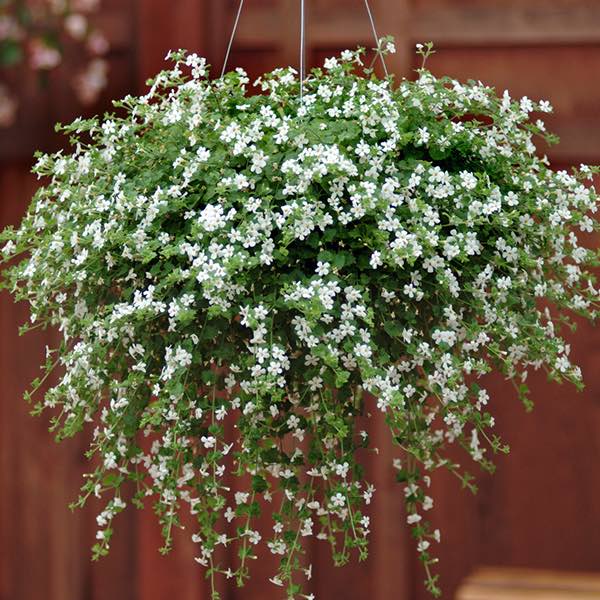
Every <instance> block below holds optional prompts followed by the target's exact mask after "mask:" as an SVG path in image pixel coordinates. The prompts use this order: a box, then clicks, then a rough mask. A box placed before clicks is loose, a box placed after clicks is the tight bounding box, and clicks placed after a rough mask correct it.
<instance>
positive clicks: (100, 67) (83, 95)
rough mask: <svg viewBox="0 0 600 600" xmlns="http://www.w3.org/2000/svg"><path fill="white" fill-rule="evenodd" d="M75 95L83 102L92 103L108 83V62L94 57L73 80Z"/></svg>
mask: <svg viewBox="0 0 600 600" xmlns="http://www.w3.org/2000/svg"><path fill="white" fill-rule="evenodd" d="M73 83H74V86H75V91H76V93H77V97H78V98H79V100H80V101H81V102H82V103H83V104H92V103H93V102H95V101H96V100H97V99H98V96H99V95H100V92H101V91H102V90H103V89H104V88H105V87H106V84H107V83H108V63H107V62H106V61H105V60H103V59H101V58H95V59H94V60H92V61H91V62H90V64H89V65H88V66H87V68H86V69H85V70H84V71H83V72H81V73H80V74H79V75H78V76H77V77H76V78H75V80H74V82H73Z"/></svg>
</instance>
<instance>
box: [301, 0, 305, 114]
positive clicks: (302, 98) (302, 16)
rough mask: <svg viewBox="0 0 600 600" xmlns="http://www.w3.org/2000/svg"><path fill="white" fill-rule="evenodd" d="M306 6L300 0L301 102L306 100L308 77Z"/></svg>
mask: <svg viewBox="0 0 600 600" xmlns="http://www.w3.org/2000/svg"><path fill="white" fill-rule="evenodd" d="M305 62H306V8H305V5H304V0H300V104H302V103H303V102H304V80H305V79H306V65H305Z"/></svg>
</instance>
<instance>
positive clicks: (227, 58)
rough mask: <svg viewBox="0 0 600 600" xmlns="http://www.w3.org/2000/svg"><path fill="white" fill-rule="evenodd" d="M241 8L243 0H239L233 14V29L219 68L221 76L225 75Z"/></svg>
mask: <svg viewBox="0 0 600 600" xmlns="http://www.w3.org/2000/svg"><path fill="white" fill-rule="evenodd" d="M243 8H244V0H240V5H239V7H238V11H237V14H236V16H235V22H234V24H233V30H232V32H231V37H230V38H229V45H228V46H227V52H226V53H225V60H224V61H223V69H222V70H221V78H222V77H223V75H225V71H226V70H227V62H228V61H229V55H230V54H231V48H232V46H233V40H234V38H235V34H236V32H237V28H238V24H239V22H240V16H241V14H242V9H243Z"/></svg>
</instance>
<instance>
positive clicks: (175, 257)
mask: <svg viewBox="0 0 600 600" xmlns="http://www.w3.org/2000/svg"><path fill="white" fill-rule="evenodd" d="M391 50H393V46H392V44H391V42H390V41H389V40H384V41H383V42H382V43H381V45H380V49H379V51H380V52H382V53H383V52H386V51H391ZM431 52H432V50H431V47H430V46H429V45H427V46H425V47H422V48H421V50H420V53H421V54H422V55H423V58H424V59H425V58H427V56H429V54H430V53H431ZM362 57H363V51H362V50H360V49H359V50H357V51H345V52H343V53H342V54H341V57H339V58H331V59H329V60H327V61H326V62H325V65H324V68H323V69H315V70H314V71H313V72H312V74H311V76H310V77H309V78H308V80H307V81H306V84H305V95H304V98H303V102H302V103H301V102H300V101H299V97H298V79H297V76H296V73H295V72H294V70H293V69H290V68H288V69H278V70H276V71H274V72H273V73H271V74H268V75H265V76H264V77H262V78H261V79H260V80H259V81H258V82H257V85H258V87H259V89H260V90H262V92H263V93H262V94H261V95H254V96H248V95H247V84H248V83H249V81H248V78H247V76H246V74H245V73H244V72H243V71H242V70H241V69H237V70H236V71H235V72H232V73H229V74H227V75H226V76H225V77H224V78H222V79H218V80H210V79H208V78H207V77H208V69H207V65H206V63H205V60H204V59H202V58H199V57H198V56H196V55H186V54H185V53H184V52H177V53H173V54H172V55H171V58H172V59H173V60H174V61H175V66H174V68H173V69H172V70H169V71H163V72H162V73H160V74H159V75H158V76H157V77H156V79H155V80H154V82H153V84H152V87H151V89H150V91H149V92H148V94H147V95H145V96H142V97H139V98H136V97H131V96H129V97H126V98H125V99H124V100H122V101H120V102H116V103H115V107H116V109H117V114H116V115H107V116H105V117H104V118H103V119H97V118H94V119H89V120H83V119H78V120H76V121H75V122H74V123H72V124H71V125H68V126H65V127H62V130H63V131H64V132H66V133H67V134H69V135H70V136H71V142H72V146H73V150H72V153H71V154H68V155H65V154H63V153H61V152H59V153H57V154H54V155H40V156H39V157H38V161H37V164H36V166H35V173H37V174H38V175H39V176H41V177H44V178H45V182H46V183H45V184H44V185H43V187H41V188H40V189H39V190H38V192H37V193H36V195H35V198H34V200H33V203H32V205H31V207H30V209H29V211H28V213H27V215H26V216H25V218H24V219H23V222H22V223H21V225H20V226H19V227H18V228H17V229H8V230H6V231H5V232H4V233H3V234H2V240H3V250H2V252H3V257H4V260H5V261H9V260H12V262H11V264H10V265H9V266H7V268H6V270H5V280H4V286H5V287H8V288H9V289H10V290H11V291H12V292H14V294H15V296H16V298H17V299H19V300H27V302H28V303H29V304H30V306H31V322H32V324H33V326H36V327H37V326H39V325H43V326H52V327H56V328H58V330H59V331H60V334H61V336H62V341H61V343H60V347H59V348H57V349H56V350H54V351H52V352H49V358H48V362H47V364H46V366H45V371H46V374H45V375H44V377H43V378H42V379H40V380H39V381H36V382H34V386H33V387H34V390H35V389H37V388H39V387H40V386H41V385H42V384H43V380H44V379H46V377H47V376H48V374H49V373H51V372H52V370H53V369H54V368H55V367H57V370H56V373H57V374H58V376H57V377H56V378H55V379H50V381H53V382H54V383H53V384H52V385H51V386H50V387H49V389H48V390H47V391H46V392H45V394H44V396H43V399H42V400H41V401H40V402H39V403H38V404H37V405H36V411H42V410H45V409H49V410H50V412H51V413H52V414H53V415H54V417H53V428H54V429H56V431H57V432H58V436H59V437H60V438H62V437H68V436H72V435H74V434H75V433H77V432H79V431H81V430H82V429H83V428H84V427H85V425H86V423H93V424H94V425H93V426H92V427H94V426H95V428H94V429H93V441H92V445H91V448H90V451H89V456H90V457H92V456H95V457H96V458H97V459H98V460H97V461H96V462H94V463H93V464H94V465H97V466H95V468H93V470H92V471H91V472H90V473H89V475H88V478H87V479H86V482H85V484H84V486H83V491H82V496H81V498H80V500H79V504H83V503H84V502H85V500H86V498H88V497H89V496H91V495H96V496H97V497H101V498H103V499H105V502H106V505H105V509H104V510H103V512H102V513H101V514H100V515H99V516H98V523H99V527H100V529H99V531H98V534H97V538H98V543H97V545H96V546H95V548H94V550H95V555H96V556H100V555H103V554H105V553H106V552H107V551H108V548H109V542H110V539H111V536H112V532H113V528H112V519H113V517H114V516H115V515H116V514H117V513H119V512H120V511H122V510H123V509H124V508H125V506H126V503H128V502H132V503H133V504H135V505H138V506H143V505H144V504H145V503H146V504H153V505H154V508H155V510H156V512H157V514H158V517H159V518H160V521H161V523H162V525H163V532H164V536H165V547H166V548H168V547H169V546H170V544H171V537H172V532H173V529H174V528H175V527H177V526H178V525H179V524H180V522H181V521H180V519H181V515H183V513H191V515H192V520H193V522H194V523H195V528H194V531H192V532H191V533H192V534H193V540H194V542H196V543H197V549H198V550H197V557H196V560H197V561H198V562H199V563H200V564H202V565H204V566H206V567H207V568H208V574H209V575H210V576H211V580H213V579H214V575H216V574H217V573H223V574H225V575H227V576H228V577H235V578H236V579H237V582H238V583H239V584H242V583H243V582H244V581H245V580H246V579H247V577H248V576H249V569H248V565H249V559H250V558H253V557H256V556H261V553H273V554H275V555H280V556H281V563H280V568H279V571H278V573H276V574H274V576H273V578H272V579H271V581H272V582H273V583H274V584H276V585H280V586H285V588H286V592H287V595H288V597H289V598H312V597H313V596H312V594H310V595H309V594H308V593H307V592H306V591H303V589H304V587H303V586H304V580H305V573H310V569H309V568H308V567H307V564H306V561H305V559H304V558H303V556H302V555H303V547H304V542H305V541H306V540H307V539H309V538H310V537H311V536H316V537H317V538H319V539H322V540H323V541H324V542H326V543H330V544H331V547H332V553H333V557H334V559H335V562H336V563H337V564H343V563H345V562H347V561H348V560H349V558H350V557H351V555H352V554H357V555H358V556H359V557H360V558H364V557H365V556H366V554H367V536H368V533H369V516H368V513H367V510H368V509H366V508H365V506H366V505H368V504H369V503H370V501H371V497H372V494H373V492H374V488H373V486H372V485H371V484H370V483H369V482H368V481H366V480H365V479H364V476H363V470H362V469H361V466H360V460H359V459H358V458H357V456H358V457H359V458H360V455H361V452H360V451H359V450H360V449H361V448H372V447H373V446H372V442H371V441H370V440H369V436H368V434H367V433H366V432H365V431H363V430H362V427H363V426H364V419H363V416H365V415H368V414H373V413H377V412H381V413H383V416H384V418H385V421H386V422H387V425H388V426H389V432H390V436H391V437H392V439H393V441H394V443H395V444H396V445H397V448H398V455H397V457H396V460H395V461H394V465H395V467H396V469H397V474H396V476H397V478H398V480H399V481H400V482H402V485H403V486H404V491H405V496H406V505H407V510H408V519H407V520H408V523H409V524H410V526H411V527H412V531H413V534H414V537H415V538H416V543H417V546H418V552H419V556H420V559H421V561H422V562H423V564H424V566H425V569H426V572H427V586H428V588H429V589H430V590H431V591H432V592H433V593H434V594H438V593H439V590H438V586H437V583H436V577H435V576H434V575H433V574H432V573H431V572H430V567H431V565H432V564H433V563H434V562H435V558H434V552H433V551H432V549H433V546H434V545H435V543H436V542H439V537H440V534H439V532H438V531H437V530H436V531H432V530H431V528H430V527H429V525H428V524H427V522H426V517H425V515H426V512H427V511H428V510H429V509H430V508H431V507H432V504H433V501H432V499H431V498H430V497H429V496H428V486H429V483H430V478H429V473H430V472H432V471H434V470H435V469H437V468H439V467H447V468H449V469H451V470H453V471H455V472H456V473H457V474H458V475H459V476H460V477H461V478H463V479H464V481H465V483H466V484H468V485H470V479H469V477H468V475H466V474H464V473H463V471H462V469H460V467H459V465H457V464H455V463H454V462H452V461H450V460H449V459H448V457H447V454H446V452H445V450H446V448H447V447H448V446H449V445H452V444H454V445H460V446H462V447H463V448H464V449H465V451H466V452H467V453H468V454H469V455H470V456H471V457H472V459H473V460H474V461H476V462H477V463H480V464H481V465H482V466H483V467H485V468H490V467H491V463H490V462H489V461H488V458H487V457H488V456H489V454H490V449H491V450H492V451H494V452H496V451H500V450H505V448H504V446H503V445H502V443H501V442H500V440H499V439H498V438H497V437H496V436H495V435H493V433H491V432H490V431H489V430H490V429H491V428H492V427H493V424H494V420H493V416H492V414H491V412H493V411H488V407H487V404H488V400H489V398H488V394H487V393H486V391H485V389H484V388H482V387H480V385H478V384H477V381H478V380H479V379H480V377H481V376H482V375H484V374H486V373H488V372H490V371H499V372H501V373H503V374H504V375H505V376H506V377H508V378H510V379H512V380H513V381H514V382H515V385H516V387H517V389H518V393H519V395H520V396H521V397H522V399H523V400H525V401H527V388H526V385H525V380H526V377H527V374H528V372H529V371H531V370H537V369H540V368H544V369H546V370H547V372H548V374H549V376H550V377H551V378H552V379H554V380H569V381H572V382H574V383H575V384H577V385H580V383H581V374H580V370H579V369H578V367H576V366H575V365H573V364H572V363H571V362H570V360H569V345H568V344H567V343H566V342H565V341H564V340H563V339H562V338H561V336H560V328H561V325H564V324H565V323H566V324H572V317H573V315H582V316H584V317H587V318H590V319H593V318H595V317H596V315H597V313H598V294H599V292H598V289H597V288H596V286H595V280H596V278H595V276H594V275H593V273H592V272H591V269H592V268H593V267H595V266H597V264H598V252H597V250H596V249H595V248H590V247H589V246H590V244H591V243H592V241H593V238H592V236H590V235H587V232H594V231H596V230H598V223H597V222H596V220H595V217H594V216H593V215H594V214H595V212H596V207H597V196H596V192H595V191H594V188H593V187H592V186H591V184H590V183H589V182H587V180H591V179H592V176H593V174H594V173H596V172H597V170H596V169H595V168H590V167H583V166H582V167H581V168H580V169H579V170H574V171H573V172H572V173H570V174H569V173H567V172H565V171H560V172H555V171H552V170H551V169H550V168H549V165H548V161H547V160H546V159H545V158H539V157H538V156H537V155H536V147H535V145H534V142H533V140H534V138H535V136H542V137H547V139H548V140H550V141H552V140H551V138H550V137H549V136H546V133H545V129H544V124H543V123H542V122H541V121H539V120H537V121H536V120H535V119H536V117H535V113H537V112H542V113H543V112H550V111H551V107H550V105H549V104H548V103H547V102H543V101H542V102H540V103H534V102H532V101H531V100H529V99H528V98H522V99H521V100H520V101H515V100H512V99H511V98H510V96H509V95H508V93H506V92H505V93H504V95H503V96H501V97H498V96H497V95H496V92H495V91H494V90H493V89H492V88H490V87H486V86H484V85H483V84H481V83H476V82H469V83H466V84H463V83H459V82H458V81H454V80H452V79H449V78H441V79H438V78H436V77H434V76H433V75H432V74H431V73H430V72H428V71H427V70H425V68H424V67H423V68H422V69H420V70H419V71H418V75H417V78H416V80H415V81H401V82H400V83H399V84H398V85H397V86H396V85H394V84H393V82H392V80H391V79H388V80H384V81H382V80H379V79H377V78H376V77H375V75H374V74H373V73H372V71H371V70H370V69H365V68H364V67H362V64H363V63H362ZM358 71H360V74H357V72H358ZM581 232H584V235H583V236H582V234H581ZM586 242H587V246H586ZM15 257H19V258H18V259H17V260H16V261H15V260H13V259H14V258H15ZM361 423H362V425H361ZM390 477H392V473H390ZM236 478H239V480H238V481H237V483H236ZM128 481H133V482H134V486H133V488H134V490H135V493H134V495H133V498H131V497H130V495H129V496H128V495H127V494H126V493H125V492H124V491H123V493H122V488H123V486H124V484H125V483H126V482H128ZM232 482H233V483H232ZM236 490H237V491H236ZM240 490H241V491H240ZM265 512H268V513H272V523H271V524H270V525H269V526H268V527H267V528H266V529H265V528H262V527H260V526H259V525H258V524H257V523H258V522H259V521H260V522H261V523H264V522H265V519H264V516H262V517H261V516H260V515H261V513H265ZM186 519H189V517H186ZM234 542H235V543H236V544H237V545H238V548H239V553H238V556H239V558H238V559H236V560H235V561H234V564H231V565H222V564H221V563H220V562H217V559H216V558H215V557H216V552H217V551H218V548H219V547H220V546H222V545H224V546H227V545H229V544H233V543H234ZM214 597H218V594H216V592H214Z"/></svg>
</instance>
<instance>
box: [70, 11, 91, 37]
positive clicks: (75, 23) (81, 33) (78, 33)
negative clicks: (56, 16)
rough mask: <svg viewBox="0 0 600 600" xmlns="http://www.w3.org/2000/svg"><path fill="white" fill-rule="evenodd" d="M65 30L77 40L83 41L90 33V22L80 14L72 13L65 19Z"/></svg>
mask: <svg viewBox="0 0 600 600" xmlns="http://www.w3.org/2000/svg"><path fill="white" fill-rule="evenodd" d="M65 29H66V30H67V32H68V33H69V35H71V36H72V37H73V38H74V39H76V40H82V39H84V38H85V35H86V33H87V31H88V20H87V19H86V18H85V17H84V16H83V15H82V14H79V13H71V14H70V15H68V16H67V17H66V18H65Z"/></svg>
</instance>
